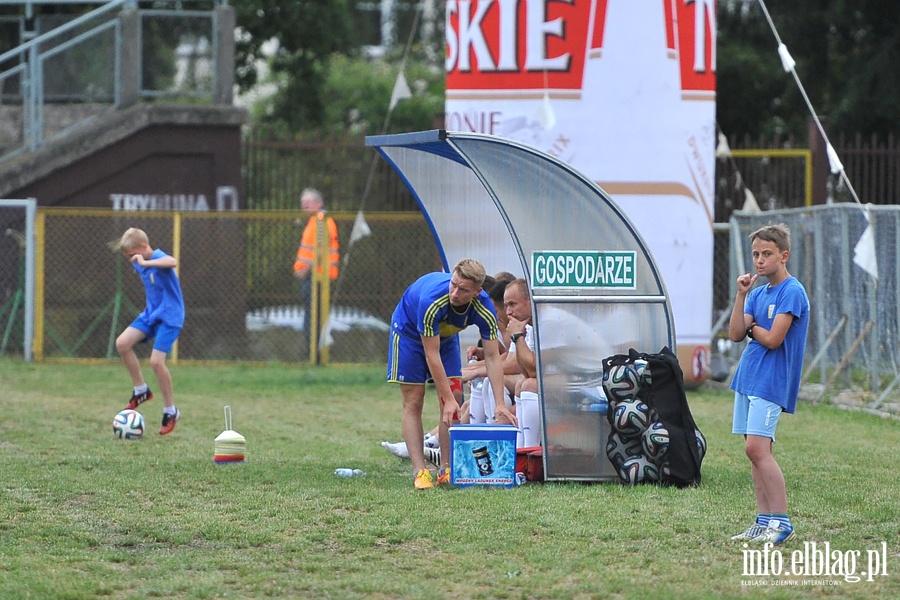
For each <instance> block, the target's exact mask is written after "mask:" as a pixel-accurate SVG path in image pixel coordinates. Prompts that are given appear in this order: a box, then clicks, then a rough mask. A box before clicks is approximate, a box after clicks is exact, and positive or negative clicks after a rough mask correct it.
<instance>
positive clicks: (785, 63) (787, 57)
mask: <svg viewBox="0 0 900 600" xmlns="http://www.w3.org/2000/svg"><path fill="white" fill-rule="evenodd" d="M778 57H779V58H780V59H781V68H783V69H784V72H785V73H790V72H791V71H793V70H794V66H796V64H797V63H796V62H795V61H794V58H793V57H792V56H791V53H790V52H788V49H787V46H785V45H784V44H779V45H778Z"/></svg>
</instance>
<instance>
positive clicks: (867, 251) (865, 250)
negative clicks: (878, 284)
mask: <svg viewBox="0 0 900 600" xmlns="http://www.w3.org/2000/svg"><path fill="white" fill-rule="evenodd" d="M865 215H866V222H867V223H868V225H866V230H865V231H863V233H862V235H861V236H859V241H858V242H856V247H855V248H854V249H853V262H854V263H856V264H857V266H859V268H860V269H862V270H863V271H865V272H866V273H868V274H869V275H871V276H872V277H874V278H875V279H876V280H877V279H878V257H877V256H876V254H875V229H874V228H873V227H872V220H871V219H870V218H869V209H868V208H866V212H865Z"/></svg>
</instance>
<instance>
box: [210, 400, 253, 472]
mask: <svg viewBox="0 0 900 600" xmlns="http://www.w3.org/2000/svg"><path fill="white" fill-rule="evenodd" d="M246 458H247V440H246V439H244V436H242V435H241V434H239V433H238V432H237V431H234V430H233V429H232V428H231V407H230V406H226V407H225V431H223V432H222V433H220V434H219V437H217V438H216V443H215V451H214V454H213V460H215V461H216V464H217V465H224V464H230V463H242V462H244V460H245V459H246Z"/></svg>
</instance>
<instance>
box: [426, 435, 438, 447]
mask: <svg viewBox="0 0 900 600" xmlns="http://www.w3.org/2000/svg"><path fill="white" fill-rule="evenodd" d="M425 447H426V448H440V447H441V441H440V440H439V439H438V437H437V436H436V435H432V434H430V433H429V434H427V435H426V436H425Z"/></svg>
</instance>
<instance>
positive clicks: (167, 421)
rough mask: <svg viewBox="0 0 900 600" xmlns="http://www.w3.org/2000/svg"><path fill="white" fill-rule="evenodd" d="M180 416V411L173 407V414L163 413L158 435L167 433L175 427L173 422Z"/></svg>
mask: <svg viewBox="0 0 900 600" xmlns="http://www.w3.org/2000/svg"><path fill="white" fill-rule="evenodd" d="M180 418H181V411H180V410H178V409H177V408H176V409H175V414H174V415H167V414H166V413H163V420H162V427H160V428H159V435H168V434H170V433H172V430H173V429H175V423H177V422H178V419H180Z"/></svg>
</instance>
